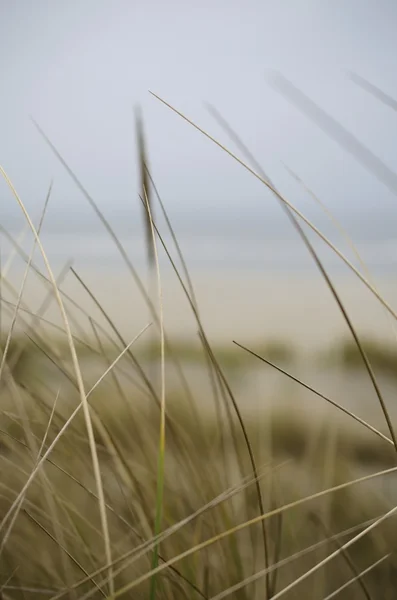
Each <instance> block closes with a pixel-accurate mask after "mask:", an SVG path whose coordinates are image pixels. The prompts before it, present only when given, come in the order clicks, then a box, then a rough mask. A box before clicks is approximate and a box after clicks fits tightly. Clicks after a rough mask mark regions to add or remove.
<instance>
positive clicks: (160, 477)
mask: <svg viewBox="0 0 397 600" xmlns="http://www.w3.org/2000/svg"><path fill="white" fill-rule="evenodd" d="M142 169H143V170H144V172H145V173H146V170H145V165H144V163H142ZM143 192H144V198H145V203H146V210H147V215H148V219H149V225H150V233H151V237H152V245H153V260H154V264H155V267H156V273H157V293H158V303H159V316H160V364H161V367H160V368H161V393H160V438H159V454H158V473H157V492H156V520H155V528H154V534H155V535H158V534H159V533H160V529H161V522H162V514H163V494H164V462H165V415H166V412H165V336H164V308H163V293H162V285H161V275H160V263H159V257H158V251H157V244H156V233H155V230H154V226H153V215H152V211H151V206H150V202H149V197H148V195H147V192H146V189H145V188H144V190H143ZM157 565H158V545H156V547H155V549H154V557H153V566H154V568H156V567H157ZM155 596H156V577H153V579H152V581H151V589H150V598H151V600H154V598H155Z"/></svg>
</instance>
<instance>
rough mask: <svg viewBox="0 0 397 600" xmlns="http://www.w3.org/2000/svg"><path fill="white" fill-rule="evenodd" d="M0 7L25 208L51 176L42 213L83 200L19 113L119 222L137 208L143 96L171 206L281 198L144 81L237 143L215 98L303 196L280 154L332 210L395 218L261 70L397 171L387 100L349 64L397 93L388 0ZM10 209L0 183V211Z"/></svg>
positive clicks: (38, 0)
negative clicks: (284, 81) (290, 86)
mask: <svg viewBox="0 0 397 600" xmlns="http://www.w3.org/2000/svg"><path fill="white" fill-rule="evenodd" d="M0 11H1V14H0V72H1V82H2V87H1V89H2V93H1V95H0V133H1V135H0V163H1V164H2V165H3V167H4V168H5V169H6V171H7V172H8V173H9V175H10V176H11V178H12V180H13V181H14V183H15V185H16V187H17V189H18V191H19V192H20V195H21V196H22V198H23V200H24V201H25V202H26V204H27V205H28V207H29V209H30V210H31V211H32V213H33V215H34V216H35V218H37V215H38V214H39V211H40V207H41V205H42V203H43V201H44V197H45V194H46V190H47V187H48V184H49V181H50V179H51V178H52V177H54V194H53V198H52V204H51V211H50V213H51V218H52V219H56V218H59V219H60V220H61V219H62V221H60V222H62V223H63V219H64V217H63V216H62V215H64V214H65V213H66V212H67V211H69V213H70V214H71V215H73V217H72V218H73V221H74V222H76V223H78V221H79V220H80V219H81V220H84V219H85V218H86V217H87V215H89V214H90V211H89V209H88V208H87V204H86V201H85V200H84V198H83V197H82V196H81V194H80V192H79V191H78V190H77V189H76V187H75V186H74V185H73V183H71V181H70V179H69V178H68V176H67V175H66V174H65V172H64V170H63V169H62V167H61V166H60V165H59V163H58V162H57V160H56V159H55V158H54V156H53V155H52V154H51V152H50V150H49V149H48V147H46V146H45V144H44V142H43V141H42V140H41V138H40V137H39V136H38V134H37V132H36V131H35V129H34V127H33V126H32V124H31V122H30V120H29V115H33V116H34V118H35V119H36V120H37V121H38V122H39V124H40V125H41V126H42V128H43V129H44V130H45V131H46V133H47V134H48V136H49V137H50V138H51V140H52V141H53V142H54V144H55V145H56V146H57V148H58V149H59V151H60V152H61V154H62V155H63V156H64V158H65V159H66V161H67V162H68V163H69V164H70V166H71V167H72V168H73V169H74V170H75V172H76V174H77V175H78V176H79V177H80V178H81V180H82V182H83V183H84V185H85V186H86V188H87V189H88V190H89V191H90V193H91V194H92V195H93V196H94V198H95V199H96V201H97V202H98V204H99V205H100V207H101V208H102V209H103V210H104V212H105V213H106V215H107V216H109V218H110V219H111V220H113V221H117V215H118V214H120V213H121V214H123V215H125V211H127V210H130V207H135V209H137V208H139V207H138V200H137V176H136V160H135V133H134V122H133V106H134V104H136V103H137V102H139V103H141V104H142V107H143V110H144V118H145V129H146V131H147V137H148V151H149V158H150V165H151V168H152V172H153V175H154V177H155V180H156V182H157V184H158V186H159V189H160V191H161V193H162V196H163V199H164V201H165V202H166V205H167V206H168V207H169V209H170V212H171V215H172V216H178V215H188V216H189V217H190V218H192V219H193V220H194V219H196V218H200V219H202V220H204V221H205V220H211V217H212V215H213V214H215V213H216V214H217V213H218V212H220V211H224V210H225V209H227V210H229V212H230V214H233V215H235V214H236V213H237V212H241V213H243V212H246V211H247V212H249V211H251V210H255V211H256V213H258V211H259V214H263V215H264V218H265V217H266V215H267V214H270V213H272V212H273V211H274V209H275V208H276V209H277V207H275V204H274V200H273V198H272V197H271V195H270V194H269V193H268V192H266V191H265V190H264V188H263V186H262V185H261V184H260V183H258V182H256V181H255V180H253V179H252V177H251V176H249V175H248V174H247V173H245V172H244V170H243V169H242V168H241V167H239V166H238V165H237V164H235V163H233V161H232V160H231V159H230V158H228V157H227V156H226V155H225V154H224V153H222V152H221V151H220V150H219V149H218V148H216V147H214V145H212V144H211V142H209V141H208V140H206V139H204V138H203V136H201V135H200V134H199V133H198V132H197V131H195V130H194V129H193V128H192V127H191V126H189V125H188V124H187V123H185V122H183V121H182V120H181V119H180V118H179V117H178V116H176V115H175V114H173V113H172V112H171V111H170V110H169V109H167V108H166V107H164V106H162V105H161V104H160V103H159V102H158V101H157V100H156V99H154V98H153V97H151V96H150V95H149V94H148V90H149V89H150V90H153V91H154V92H156V93H157V94H159V95H160V96H162V97H164V98H165V99H166V100H168V101H169V102H170V103H172V104H173V105H175V106H176V107H177V108H179V109H180V110H182V111H183V112H184V113H186V115H188V116H189V117H191V118H192V119H193V120H194V121H195V122H197V123H198V124H200V125H201V126H203V127H204V128H205V129H207V130H209V131H210V132H211V133H213V134H214V135H215V136H216V137H219V139H221V140H222V141H224V142H227V144H228V145H229V146H230V147H231V148H233V149H234V147H233V144H232V143H229V141H228V139H227V136H226V134H225V133H224V132H223V131H222V130H221V129H220V127H219V126H218V125H217V123H216V122H215V121H214V120H213V118H212V117H211V116H210V115H209V114H208V112H207V111H206V108H205V105H204V103H205V102H210V103H212V104H214V105H215V106H216V107H217V108H218V110H220V111H221V112H222V114H223V115H224V116H225V118H227V120H228V121H229V122H230V123H231V124H232V125H233V127H234V128H235V129H236V130H237V131H238V132H239V134H240V135H241V136H242V137H243V139H244V140H245V142H246V143H247V145H248V146H249V147H250V148H251V150H252V151H253V153H254V154H255V155H256V157H257V158H258V159H259V160H260V162H261V163H262V165H263V167H264V168H265V169H266V171H267V172H268V174H269V176H270V177H271V178H272V179H273V180H274V181H275V182H276V185H278V186H279V187H280V188H281V189H282V190H283V191H285V192H286V194H287V195H288V197H289V199H290V200H291V201H293V202H296V203H298V204H300V205H303V206H306V205H307V206H308V205H309V204H310V202H309V200H306V204H304V202H305V201H304V196H303V194H302V192H301V191H300V190H299V188H298V187H297V186H296V184H295V183H294V182H292V181H291V179H290V178H289V176H288V175H287V174H286V172H285V171H284V169H283V167H282V164H281V161H284V162H286V163H287V164H288V165H289V166H290V167H291V168H293V169H294V170H295V171H296V172H297V173H298V174H299V175H300V176H301V177H303V178H304V179H305V181H306V183H307V184H308V185H309V186H310V187H311V188H313V190H314V191H315V192H316V193H317V194H318V195H319V196H320V197H321V198H322V199H323V200H324V201H325V202H326V203H327V204H328V205H329V206H331V207H332V208H334V209H335V210H336V212H337V214H338V216H343V214H344V213H345V212H346V210H348V211H349V212H350V213H351V212H352V211H354V213H355V214H359V213H362V210H363V208H365V211H370V212H372V211H373V210H375V209H376V210H377V212H378V214H385V215H386V214H389V213H390V214H392V215H394V216H397V211H396V210H395V208H394V207H395V206H397V198H395V197H394V196H393V195H392V194H391V193H390V192H389V191H388V190H387V189H385V188H384V187H383V186H382V185H381V184H380V183H378V182H377V181H376V180H375V179H374V178H373V177H372V176H371V175H369V174H367V173H366V172H365V171H364V170H363V168H362V167H360V166H359V165H358V164H357V163H356V162H355V161H354V159H352V158H351V157H350V156H349V155H348V154H347V153H346V152H344V151H343V150H341V149H340V148H339V147H338V146H337V145H336V144H335V143H334V142H333V141H331V140H329V139H327V137H326V136H325V135H324V134H323V133H322V132H321V131H320V130H319V129H317V128H316V126H315V125H314V124H312V123H311V122H310V121H308V120H307V119H305V117H304V116H303V115H301V114H300V113H299V112H298V111H297V110H296V109H295V108H294V107H293V106H292V105H291V104H289V103H288V102H287V101H286V100H285V99H284V98H283V97H282V96H280V95H279V94H278V93H277V92H276V91H275V90H274V89H273V88H272V87H271V86H270V85H269V83H268V80H267V77H268V73H269V70H277V71H280V72H281V73H283V74H284V75H285V76H286V77H287V78H288V79H289V80H291V81H292V82H293V83H294V84H295V85H296V86H297V87H299V88H300V89H301V90H302V91H304V92H305V93H306V94H307V95H308V96H310V97H311V98H312V99H313V100H315V101H316V103H317V104H319V105H320V106H321V107H322V108H324V109H325V110H326V111H327V112H328V113H329V114H331V115H332V116H334V117H335V118H336V119H337V120H338V121H340V122H341V123H343V124H344V126H345V127H346V128H347V129H348V130H349V131H350V132H351V133H353V134H355V135H356V136H357V137H358V138H359V139H360V140H361V141H362V142H363V143H364V144H365V145H367V146H368V147H370V148H371V149H372V151H373V152H374V153H375V154H376V155H377V156H379V157H380V158H381V159H382V160H384V161H385V163H387V164H388V166H389V167H390V168H392V169H394V170H397V155H396V152H395V148H396V143H395V140H396V139H397V113H395V112H393V111H392V110H391V109H390V108H387V107H385V106H383V105H382V104H381V103H379V102H378V101H377V100H375V99H374V98H372V97H371V96H369V95H368V94H366V93H365V92H364V91H363V90H361V89H359V88H358V87H357V86H355V85H354V84H353V83H352V82H351V81H349V80H348V78H347V77H346V73H345V71H346V70H352V71H355V72H357V73H358V74H359V75H361V76H363V77H365V78H367V79H368V80H369V81H371V82H372V83H373V84H375V85H377V86H379V87H380V88H382V89H383V90H384V91H385V92H387V93H388V94H390V95H391V96H394V97H395V98H397V76H396V68H395V67H396V56H397V36H396V31H397V3H396V1H395V0H376V1H375V0H277V1H275V0H272V1H267V0H244V2H242V1H237V0H211V1H209V0H204V1H201V2H186V1H184V2H182V1H181V0H180V1H177V0H168V2H165V1H160V0H157V1H154V0H141V1H140V2H138V1H136V0H135V1H134V0H128V1H127V0H125V1H121V0H112V1H110V0H107V1H105V0H78V1H77V0H67V1H64V2H61V1H60V0H58V1H55V0H47V1H44V0H35V1H34V2H33V1H32V0H29V1H27V0H17V1H13V0H0ZM210 207H211V209H212V210H209V208H210ZM212 211H214V212H212ZM14 213H15V214H18V213H17V210H16V208H15V206H14V201H13V200H12V198H11V195H10V194H9V192H8V190H7V188H6V186H5V184H4V183H1V184H0V222H5V220H6V219H7V217H9V216H10V215H11V214H14ZM92 219H93V220H94V219H95V217H94V216H93V217H92ZM134 219H136V216H135V212H134V211H133V210H132V209H131V220H134ZM389 222H390V218H389ZM21 224H22V218H21ZM124 224H125V220H124Z"/></svg>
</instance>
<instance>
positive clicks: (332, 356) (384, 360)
mask: <svg viewBox="0 0 397 600" xmlns="http://www.w3.org/2000/svg"><path fill="white" fill-rule="evenodd" d="M363 346H364V348H365V350H366V353H367V355H368V357H369V359H370V360H371V364H372V365H373V367H374V369H376V370H377V371H378V372H380V373H384V374H386V375H388V376H390V377H396V376H397V350H396V348H395V346H394V345H392V344H390V343H385V342H382V341H380V340H374V339H365V340H363ZM325 358H326V357H325ZM328 360H329V361H330V363H331V364H335V365H337V366H340V367H343V368H344V369H351V370H357V369H361V368H362V360H361V357H360V354H359V352H358V350H357V347H356V346H355V344H354V343H352V342H350V341H349V340H343V341H341V342H340V343H339V344H337V345H336V346H335V348H334V349H332V351H331V352H329V353H328Z"/></svg>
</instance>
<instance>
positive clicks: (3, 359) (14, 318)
mask: <svg viewBox="0 0 397 600" xmlns="http://www.w3.org/2000/svg"><path fill="white" fill-rule="evenodd" d="M51 191H52V182H51V183H50V187H49V188H48V192H47V196H46V199H45V202H44V207H43V210H42V213H41V217H40V223H39V226H38V228H37V236H39V235H40V232H41V228H42V225H43V222H44V217H45V214H46V211H47V207H48V203H49V201H50V197H51ZM36 246H37V238H36V237H35V238H34V240H33V245H32V250H31V253H30V256H29V260H28V262H27V263H26V267H25V272H24V274H23V278H22V283H21V287H20V290H19V294H18V298H17V302H16V304H15V309H14V314H13V316H12V319H11V325H10V327H9V331H8V335H7V339H6V343H5V347H4V350H3V355H2V357H1V362H0V381H1V378H2V375H3V370H4V365H5V364H6V360H7V355H8V350H9V347H10V342H11V337H12V334H13V332H14V327H15V323H16V321H17V317H18V311H19V307H20V305H21V301H22V296H23V293H24V291H25V285H26V281H27V278H28V275H29V272H30V266H31V264H32V261H33V257H34V253H35V250H36Z"/></svg>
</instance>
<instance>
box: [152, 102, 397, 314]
mask: <svg viewBox="0 0 397 600" xmlns="http://www.w3.org/2000/svg"><path fill="white" fill-rule="evenodd" d="M149 93H150V94H151V95H152V96H153V97H154V98H156V99H157V100H159V101H160V102H161V103H162V104H164V105H165V106H167V107H168V108H169V109H171V110H172V111H173V112H174V113H175V114H177V115H178V116H180V117H181V118H182V119H184V120H185V121H186V122H187V123H189V125H191V126H192V127H194V128H195V129H197V131H199V132H200V133H202V134H203V135H204V136H205V137H207V138H208V139H209V140H211V141H212V142H213V143H214V144H216V145H217V146H218V147H219V148H220V149H221V150H223V151H224V152H226V154H228V155H229V156H230V157H231V158H233V160H235V161H236V162H237V163H238V164H239V165H241V166H242V167H243V168H244V169H246V170H247V171H248V172H249V173H251V175H253V176H254V177H255V178H256V179H258V180H259V181H261V182H262V183H263V184H264V185H266V187H268V188H269V189H270V190H271V191H272V192H273V193H274V194H275V195H276V196H277V198H279V200H280V201H281V202H283V204H285V205H286V206H288V207H289V208H290V209H291V211H292V212H293V213H294V214H295V215H297V216H298V217H299V218H300V219H301V220H302V221H303V222H304V223H306V225H308V227H310V229H311V230H312V231H314V233H315V234H316V235H317V236H318V237H319V238H320V239H321V240H322V241H323V242H324V243H325V244H327V246H328V247H329V248H331V250H332V251H333V252H334V253H335V254H336V255H337V256H338V257H339V258H340V259H341V260H342V261H343V262H344V263H345V265H346V266H347V267H349V269H350V270H351V271H353V273H355V275H356V276H357V277H358V278H359V279H360V281H361V282H362V283H363V284H364V285H365V286H366V287H367V288H368V289H369V290H370V291H371V292H372V294H373V295H374V296H375V297H376V298H377V299H378V300H379V302H380V303H381V304H382V305H383V306H384V307H385V308H386V310H387V311H388V312H389V313H390V314H391V315H392V317H393V318H394V319H396V320H397V312H396V311H395V310H394V309H393V308H392V307H391V306H390V304H389V303H388V302H387V301H386V300H385V299H384V298H383V297H382V296H381V294H380V293H379V292H378V291H377V290H376V289H375V288H374V287H373V286H372V285H371V283H370V282H369V281H368V280H367V279H366V278H365V277H364V275H363V274H362V273H360V271H359V270H358V269H356V267H355V266H354V265H353V264H352V263H351V262H350V261H349V260H348V259H347V258H346V257H345V256H344V254H343V253H342V252H341V251H340V250H338V248H337V247H336V246H335V245H334V244H333V243H332V242H331V241H330V240H329V239H328V238H327V237H326V236H325V235H324V234H323V233H321V231H320V230H319V229H318V228H317V227H316V226H315V225H314V224H313V223H311V221H310V220H309V219H307V218H306V217H305V215H304V214H302V213H301V212H300V211H299V210H298V209H297V208H295V207H294V206H293V205H292V204H291V203H290V202H289V201H288V200H287V199H286V198H284V197H283V196H282V195H281V194H280V193H279V192H277V190H276V189H275V188H274V187H273V186H272V185H271V184H270V183H269V181H268V180H267V179H266V178H264V177H262V176H261V175H259V174H258V173H257V172H256V171H255V170H254V169H252V168H251V167H250V166H249V165H248V164H247V163H245V162H244V161H243V160H242V159H241V158H239V157H238V156H237V155H236V154H234V153H233V152H232V151H231V150H229V149H228V148H226V146H224V145H223V144H221V142H219V141H218V140H216V139H215V138H214V137H213V136H211V135H210V134H209V133H207V132H206V131H205V130H204V129H202V128H201V127H199V126H198V125H196V123H194V122H193V121H192V120H191V119H189V118H188V117H186V116H185V115H184V114H183V113H181V112H180V111H179V110H177V109H176V108H175V107H173V106H172V105H171V104H169V103H168V102H167V101H166V100H163V99H162V98H161V97H160V96H158V95H157V94H155V93H153V92H149Z"/></svg>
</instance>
